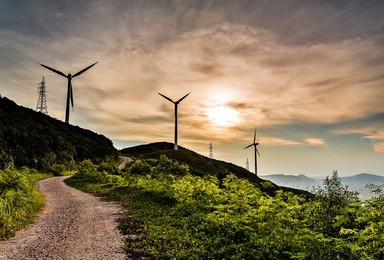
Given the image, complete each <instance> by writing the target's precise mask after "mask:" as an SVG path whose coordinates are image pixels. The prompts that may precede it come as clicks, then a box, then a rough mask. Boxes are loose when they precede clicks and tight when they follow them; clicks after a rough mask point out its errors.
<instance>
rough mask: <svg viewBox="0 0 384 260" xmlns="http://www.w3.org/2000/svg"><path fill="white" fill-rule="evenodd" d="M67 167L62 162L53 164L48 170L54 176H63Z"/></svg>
mask: <svg viewBox="0 0 384 260" xmlns="http://www.w3.org/2000/svg"><path fill="white" fill-rule="evenodd" d="M66 170H67V167H65V165H64V164H54V165H52V166H51V168H50V172H52V173H53V175H54V176H63V175H64V174H65V171H66Z"/></svg>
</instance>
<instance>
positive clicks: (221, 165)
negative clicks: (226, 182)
mask: <svg viewBox="0 0 384 260" xmlns="http://www.w3.org/2000/svg"><path fill="white" fill-rule="evenodd" d="M120 153H121V154H125V155H129V156H132V157H136V158H139V159H158V158H160V156H161V155H162V154H164V155H166V156H167V157H168V158H171V159H173V160H176V161H178V162H181V163H185V164H187V165H188V166H189V169H190V172H191V174H194V175H198V176H205V175H213V176H217V177H218V179H222V178H224V177H225V176H226V175H228V174H229V173H233V174H235V175H236V176H237V177H239V178H243V179H247V180H249V181H250V182H252V183H254V184H255V185H256V186H258V187H259V188H260V189H261V190H263V191H265V192H267V193H269V194H274V193H275V192H276V191H277V190H280V189H283V190H285V191H291V192H294V193H296V194H302V195H306V196H310V194H309V193H308V192H306V191H302V190H298V189H292V188H290V187H284V188H281V187H279V186H278V185H275V184H274V183H271V182H269V181H265V180H263V179H260V178H259V177H257V176H256V175H255V174H253V173H251V172H249V171H248V170H246V169H244V168H242V167H239V166H237V165H234V164H232V163H228V162H224V161H219V160H215V159H211V158H208V157H206V156H202V155H200V154H198V153H196V152H193V151H191V150H188V149H186V148H184V147H182V146H179V150H177V151H175V150H174V149H173V144H172V143H167V142H159V143H151V144H146V145H139V146H135V147H129V148H125V149H122V150H120Z"/></svg>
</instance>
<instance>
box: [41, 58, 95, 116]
mask: <svg viewBox="0 0 384 260" xmlns="http://www.w3.org/2000/svg"><path fill="white" fill-rule="evenodd" d="M97 63H98V62H95V63H93V64H92V65H90V66H88V67H86V68H85V69H82V70H80V71H79V72H77V73H75V74H73V75H71V73H69V74H68V75H65V74H64V73H63V72H61V71H58V70H56V69H53V68H51V67H48V66H46V65H43V64H40V63H38V64H40V65H41V66H43V67H44V68H47V69H49V70H51V71H53V72H55V73H57V74H59V75H60V76H63V77H65V78H67V79H68V88H67V106H66V110H65V123H67V124H69V102H71V105H72V108H73V89H72V79H73V78H74V77H77V76H79V75H81V74H83V73H84V72H86V71H87V70H89V69H90V68H92V67H93V66H95V65H96V64H97Z"/></svg>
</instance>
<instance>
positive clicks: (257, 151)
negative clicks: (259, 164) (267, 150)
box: [256, 148, 260, 156]
mask: <svg viewBox="0 0 384 260" xmlns="http://www.w3.org/2000/svg"><path fill="white" fill-rule="evenodd" d="M256 153H257V154H258V155H259V156H260V153H259V150H257V148H256Z"/></svg>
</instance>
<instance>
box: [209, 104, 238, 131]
mask: <svg viewBox="0 0 384 260" xmlns="http://www.w3.org/2000/svg"><path fill="white" fill-rule="evenodd" d="M207 115H208V118H209V119H210V120H211V121H212V122H213V123H215V124H217V125H220V126H231V125H234V124H236V123H237V122H239V121H240V118H239V113H238V112H237V111H236V110H234V109H233V108H230V107H225V106H219V107H214V108H210V109H209V110H208V111H207Z"/></svg>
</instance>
